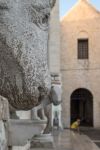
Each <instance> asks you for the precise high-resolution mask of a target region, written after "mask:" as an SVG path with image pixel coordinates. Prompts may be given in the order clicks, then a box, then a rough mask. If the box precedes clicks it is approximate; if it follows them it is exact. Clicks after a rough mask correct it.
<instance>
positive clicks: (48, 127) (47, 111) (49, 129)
mask: <svg viewBox="0 0 100 150" xmlns="http://www.w3.org/2000/svg"><path fill="white" fill-rule="evenodd" d="M45 115H46V117H47V125H46V128H45V129H44V134H49V133H51V132H52V125H51V105H50V106H48V107H46V108H45Z"/></svg>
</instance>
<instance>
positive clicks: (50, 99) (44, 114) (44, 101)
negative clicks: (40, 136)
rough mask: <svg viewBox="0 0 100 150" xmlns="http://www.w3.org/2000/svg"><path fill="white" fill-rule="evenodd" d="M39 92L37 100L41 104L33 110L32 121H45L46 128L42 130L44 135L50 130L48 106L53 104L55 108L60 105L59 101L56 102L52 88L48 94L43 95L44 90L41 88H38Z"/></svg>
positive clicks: (49, 110)
mask: <svg viewBox="0 0 100 150" xmlns="http://www.w3.org/2000/svg"><path fill="white" fill-rule="evenodd" d="M39 92H40V97H39V100H40V101H41V102H40V103H41V104H40V105H39V106H37V107H35V108H33V119H40V118H41V119H43V120H45V119H47V126H46V128H45V130H44V133H45V134H47V133H50V132H51V129H52V125H51V106H50V104H51V103H53V104H54V105H55V106H57V105H59V104H60V103H61V99H60V100H58V95H57V93H56V91H55V89H54V86H52V87H51V90H50V91H49V93H45V94H44V89H43V88H42V87H39ZM38 112H39V113H38Z"/></svg>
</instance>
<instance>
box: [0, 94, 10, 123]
mask: <svg viewBox="0 0 100 150" xmlns="http://www.w3.org/2000/svg"><path fill="white" fill-rule="evenodd" d="M8 119H9V105H8V101H7V99H6V98H4V97H2V96H0V120H8Z"/></svg>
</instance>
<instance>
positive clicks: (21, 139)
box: [7, 119, 46, 146]
mask: <svg viewBox="0 0 100 150" xmlns="http://www.w3.org/2000/svg"><path fill="white" fill-rule="evenodd" d="M7 125H8V137H9V138H8V145H9V146H24V145H25V144H26V142H27V140H28V139H31V138H32V137H33V136H34V135H37V134H40V133H41V132H42V131H43V130H44V128H45V126H46V122H45V121H42V120H41V121H38V120H34V121H32V120H26V119H25V120H24V119H22V120H12V119H11V120H9V121H8V122H7Z"/></svg>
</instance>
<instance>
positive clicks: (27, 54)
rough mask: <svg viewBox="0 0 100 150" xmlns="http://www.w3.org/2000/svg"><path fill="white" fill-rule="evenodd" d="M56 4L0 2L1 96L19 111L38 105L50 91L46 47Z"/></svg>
mask: <svg viewBox="0 0 100 150" xmlns="http://www.w3.org/2000/svg"><path fill="white" fill-rule="evenodd" d="M54 3H55V0H42V1H41V0H0V95H2V96H4V97H6V98H8V100H9V103H10V104H11V105H12V106H13V107H14V108H16V109H19V110H21V109H23V110H28V109H31V108H32V107H34V106H36V105H38V96H39V92H38V87H39V86H41V87H44V89H46V88H47V89H49V88H50V77H49V72H48V66H47V49H48V47H47V45H48V27H49V16H50V11H51V9H52V7H53V5H54Z"/></svg>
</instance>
